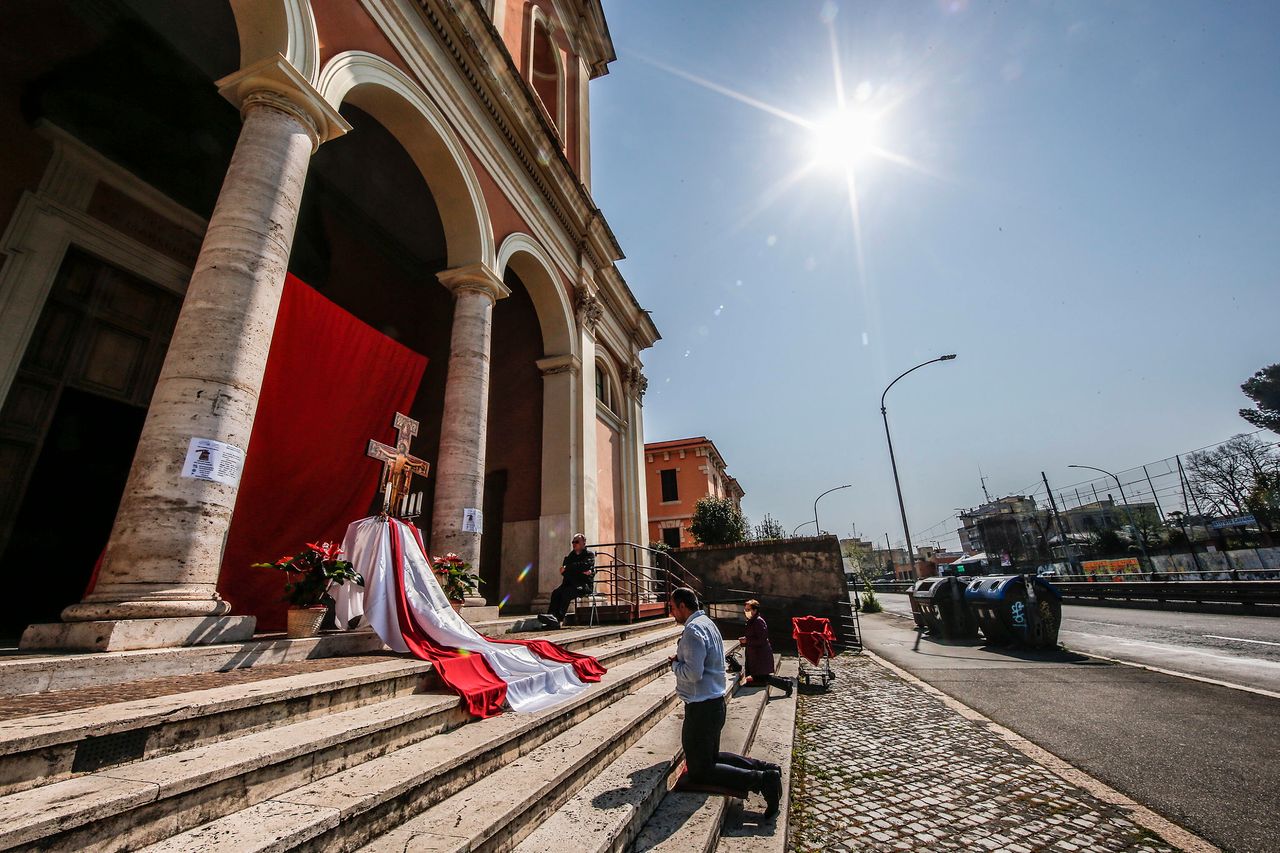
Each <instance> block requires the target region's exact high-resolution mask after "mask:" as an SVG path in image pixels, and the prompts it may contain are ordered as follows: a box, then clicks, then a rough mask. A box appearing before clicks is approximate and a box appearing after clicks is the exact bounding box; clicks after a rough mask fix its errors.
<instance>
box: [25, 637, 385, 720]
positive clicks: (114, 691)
mask: <svg viewBox="0 0 1280 853" xmlns="http://www.w3.org/2000/svg"><path fill="white" fill-rule="evenodd" d="M395 657H397V656H396V655H392V654H390V653H386V654H383V653H373V654H368V655H360V656H358V657H352V656H350V655H348V656H346V657H335V658H316V659H313V660H300V661H292V662H290V663H278V664H267V665H263V666H255V667H245V668H243V669H232V670H227V671H225V672H201V673H196V674H193V675H171V676H166V677H164V678H148V679H143V680H140V681H130V682H126V683H124V684H110V685H103V686H100V687H81V688H77V689H75V690H54V691H50V692H48V693H27V694H23V695H21V696H12V697H5V698H0V720H10V719H14V718H15V717H29V716H32V715H34V714H51V713H54V712H57V711H74V710H77V709H80V708H92V707H94V706H96V705H109V704H111V703H113V702H131V701H133V700H135V699H154V698H156V697H157V696H172V695H174V694H176V693H187V692H190V691H192V690H207V689H209V688H212V687H227V686H229V685H232V684H249V683H251V682H254V681H264V680H266V679H268V678H284V677H286V676H290V675H303V674H304V673H308V672H324V671H326V670H330V669H342V668H343V667H348V666H356V665H358V664H364V663H377V662H378V661H379V660H390V659H393V658H395Z"/></svg>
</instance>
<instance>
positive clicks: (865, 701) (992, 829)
mask: <svg viewBox="0 0 1280 853" xmlns="http://www.w3.org/2000/svg"><path fill="white" fill-rule="evenodd" d="M832 667H833V669H834V670H835V671H836V673H837V678H836V680H835V681H834V682H833V683H832V684H831V686H830V687H829V688H828V689H827V691H826V692H819V691H816V690H815V691H808V690H806V691H805V692H803V693H802V694H801V696H800V707H799V714H798V717H797V720H796V741H795V751H796V757H795V764H794V769H793V771H792V786H793V787H792V795H791V838H790V844H789V845H788V848H789V849H790V850H794V851H798V853H809V851H818V850H821V851H848V850H877V851H878V850H956V851H959V850H964V851H986V850H1008V851H1039V850H1052V851H1095V850H1098V851H1167V850H1177V849H1178V848H1176V847H1170V846H1169V845H1168V844H1167V843H1165V842H1164V841H1163V840H1162V839H1160V838H1159V837H1158V836H1156V835H1154V834H1152V833H1151V832H1149V831H1148V830H1146V829H1144V828H1142V827H1140V826H1138V825H1136V824H1135V823H1133V822H1132V821H1130V820H1129V819H1128V818H1127V817H1126V816H1125V815H1124V813H1123V812H1122V811H1121V810H1120V809H1118V808H1117V807H1115V806H1112V805H1109V804H1107V803H1104V802H1102V801H1100V800H1098V799H1097V798H1095V797H1094V796H1092V795H1091V794H1089V793H1087V792H1086V791H1083V790H1081V789H1080V788H1076V787H1074V786H1072V785H1071V784H1070V783H1068V782H1066V781H1065V780H1063V779H1061V778H1060V777H1058V776H1056V775H1054V774H1053V773H1051V772H1050V771H1049V770H1047V769H1046V768H1044V767H1042V766H1040V765H1039V764H1036V763H1035V762H1033V761H1032V760H1031V759H1030V758H1028V757H1027V756H1025V755H1023V754H1022V753H1021V752H1018V751H1017V750H1016V749H1014V748H1013V747H1012V746H1010V745H1009V744H1008V743H1006V742H1005V741H1004V740H1002V739H1001V738H1000V737H999V736H998V735H996V734H995V733H994V732H991V731H989V730H987V729H986V728H984V727H982V726H980V725H978V724H976V723H974V722H972V721H970V720H967V719H965V718H964V717H962V716H960V715H959V714H957V713H956V712H955V711H954V710H952V709H951V708H948V707H947V706H946V705H944V704H943V703H942V702H941V701H940V700H938V699H937V698H936V697H934V696H931V695H929V694H928V693H925V692H924V691H923V690H921V689H919V688H918V687H916V686H914V685H912V684H909V683H908V682H906V681H903V680H902V679H901V678H899V677H897V676H896V675H894V674H893V673H891V672H890V671H889V670H886V669H885V668H884V667H882V666H880V665H879V664H877V663H875V662H874V661H872V660H871V659H870V658H867V657H864V656H853V655H842V656H840V657H838V658H836V659H835V660H834V661H833V662H832ZM802 689H803V688H802Z"/></svg>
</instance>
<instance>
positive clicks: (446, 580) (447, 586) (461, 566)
mask: <svg viewBox="0 0 1280 853" xmlns="http://www.w3.org/2000/svg"><path fill="white" fill-rule="evenodd" d="M431 569H432V571H434V572H435V574H436V580H438V581H439V582H440V588H441V589H442V590H444V595H445V598H447V599H449V604H450V605H452V607H453V609H454V612H455V613H460V612H462V604H463V602H464V601H466V599H467V596H469V595H472V596H474V595H476V594H477V593H478V592H479V591H480V584H482V583H484V581H482V580H480V576H479V575H477V574H475V573H474V572H472V571H471V564H470V563H468V562H466V561H465V560H463V559H462V558H461V557H459V556H458V555H457V554H445V555H444V556H443V557H432V558H431Z"/></svg>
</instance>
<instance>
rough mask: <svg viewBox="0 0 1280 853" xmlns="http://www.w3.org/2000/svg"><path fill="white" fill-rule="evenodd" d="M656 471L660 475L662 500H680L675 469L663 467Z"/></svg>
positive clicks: (665, 501) (668, 501) (664, 501)
mask: <svg viewBox="0 0 1280 853" xmlns="http://www.w3.org/2000/svg"><path fill="white" fill-rule="evenodd" d="M658 473H659V474H660V475H661V476H662V502H663V503H670V502H671V501H678V500H680V490H679V489H678V488H676V469H675V468H664V469H663V470H661V471H659V472H658Z"/></svg>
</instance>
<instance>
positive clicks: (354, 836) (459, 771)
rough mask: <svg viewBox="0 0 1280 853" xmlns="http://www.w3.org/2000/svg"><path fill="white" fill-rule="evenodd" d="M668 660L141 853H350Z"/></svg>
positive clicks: (648, 659)
mask: <svg viewBox="0 0 1280 853" xmlns="http://www.w3.org/2000/svg"><path fill="white" fill-rule="evenodd" d="M676 633H678V631H675V632H672V636H673V637H674V635H675V634H676ZM668 654H669V652H668V650H667V647H666V646H665V645H664V646H663V647H661V648H657V649H655V650H653V651H651V652H650V653H649V654H647V655H644V656H643V657H639V658H636V659H635V660H632V661H628V662H627V663H624V664H622V665H620V666H615V667H613V668H612V669H610V671H609V673H608V675H606V676H605V677H604V679H603V680H602V681H601V682H600V683H598V684H592V685H590V686H589V687H588V688H587V689H586V690H585V691H583V692H582V693H581V694H579V695H578V696H576V697H574V699H572V700H570V701H569V702H566V703H565V704H563V705H561V706H559V707H557V708H553V709H550V710H548V711H545V712H542V713H539V714H503V715H502V716H499V717H495V718H492V719H488V720H479V721H477V722H475V723H472V724H471V725H467V726H463V727H461V728H458V729H455V730H452V731H449V732H447V733H444V734H440V735H437V736H436V737H432V738H429V739H427V740H423V741H420V742H418V743H415V744H412V745H410V746H407V747H404V748H402V749H398V750H396V751H394V752H390V753H388V754H386V755H384V756H382V757H380V758H377V759H374V760H371V761H367V762H365V763H363V764H360V765H358V766H355V767H352V768H350V769H348V770H345V771H343V772H340V773H336V774H333V775H331V776H328V777H325V778H321V779H318V780H316V781H314V782H312V783H310V784H306V785H302V786H300V787H298V788H295V789H293V790H289V791H284V792H281V793H278V794H276V795H274V796H272V797H271V798H270V799H267V800H265V801H263V802H259V803H257V804H255V805H253V806H251V807H249V808H246V809H244V810H242V811H240V812H237V813H235V814H230V815H228V816H226V817H223V818H221V819H219V820H215V821H212V822H210V823H207V824H204V825H202V826H198V827H194V828H192V829H189V830H187V831H184V832H181V833H180V834H177V835H174V836H173V837H171V838H168V839H166V840H164V841H162V842H159V843H157V844H154V845H153V846H150V847H147V848H145V853H179V851H189V850H197V849H198V850H201V851H202V853H254V851H283V850H294V849H298V848H302V849H306V850H329V849H341V850H351V849H353V848H355V847H358V846H360V844H362V843H365V842H367V841H369V840H370V839H373V838H376V837H377V836H379V835H381V834H383V833H385V832H387V831H389V830H392V829H395V828H396V827H398V826H401V825H402V824H404V823H405V822H406V821H408V820H410V819H411V818H413V817H414V816H416V815H418V814H421V813H422V812H424V811H426V810H428V809H430V808H431V807H432V806H433V805H435V804H436V803H439V802H441V801H442V800H445V799H447V798H449V797H451V796H453V795H454V794H456V793H458V792H459V791H462V790H463V789H465V788H467V787H468V786H470V785H472V784H474V783H475V782H477V781H478V780H481V779H484V778H486V777H487V776H489V775H490V774H492V773H494V772H495V771H497V770H499V769H500V768H502V767H504V766H505V765H507V764H510V763H511V762H512V761H515V760H517V759H519V758H520V757H522V756H524V755H527V754H528V753H530V752H532V751H533V750H535V749H537V748H538V747H539V746H541V745H542V744H544V743H546V742H547V741H549V740H552V739H553V738H555V737H557V736H558V735H560V734H562V733H564V732H566V731H569V730H571V729H573V728H574V727H575V726H577V725H579V724H581V723H583V722H584V721H586V720H588V719H591V718H594V717H595V716H597V715H599V714H601V713H603V712H604V711H605V710H606V709H607V708H609V707H610V706H611V705H612V704H613V703H614V702H616V701H618V700H621V699H623V698H624V697H626V696H628V695H630V694H632V693H635V692H637V691H639V690H641V689H642V688H644V687H645V686H646V685H647V684H649V683H651V682H653V681H654V680H655V679H658V678H660V677H661V676H662V675H663V674H664V673H666V672H667V671H668V669H669V667H668V664H667V655H668Z"/></svg>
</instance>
